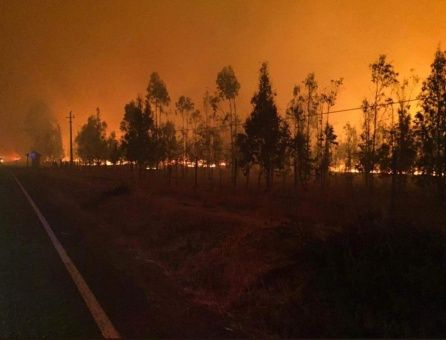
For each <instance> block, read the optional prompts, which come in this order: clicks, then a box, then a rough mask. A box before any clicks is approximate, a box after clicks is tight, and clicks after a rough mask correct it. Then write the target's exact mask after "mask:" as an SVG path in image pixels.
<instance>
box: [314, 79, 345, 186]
mask: <svg viewBox="0 0 446 340" xmlns="http://www.w3.org/2000/svg"><path fill="white" fill-rule="evenodd" d="M342 83H343V79H342V78H340V79H337V80H331V81H330V88H329V89H328V90H327V91H325V92H324V93H322V94H321V95H320V104H321V108H322V111H321V114H320V127H319V130H320V134H319V138H318V139H319V144H320V145H319V148H318V149H319V152H318V163H319V164H318V168H319V175H320V179H321V185H322V186H324V185H325V184H326V181H327V178H328V173H329V169H330V165H331V163H332V153H333V151H332V146H333V145H337V144H338V143H337V141H336V135H335V134H334V128H333V125H331V124H330V111H331V109H332V108H333V106H335V104H336V99H337V95H338V91H339V88H340V87H341V86H342ZM323 115H325V116H326V121H325V125H324V124H323Z"/></svg>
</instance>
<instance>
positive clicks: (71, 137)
mask: <svg viewBox="0 0 446 340" xmlns="http://www.w3.org/2000/svg"><path fill="white" fill-rule="evenodd" d="M67 118H68V122H69V124H70V166H73V118H74V116H73V113H72V112H71V111H70V113H69V114H68V117H67Z"/></svg>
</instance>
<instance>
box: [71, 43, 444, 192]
mask: <svg viewBox="0 0 446 340" xmlns="http://www.w3.org/2000/svg"><path fill="white" fill-rule="evenodd" d="M370 72H371V83H372V88H373V92H372V95H371V96H370V97H369V98H365V99H364V100H363V103H362V106H361V107H362V113H363V122H362V127H361V131H360V133H358V132H357V130H356V128H355V127H354V126H352V125H351V124H350V123H347V124H346V125H345V126H344V132H343V138H342V140H341V141H339V140H338V137H337V135H336V134H335V131H334V128H333V125H332V124H331V123H330V112H331V111H332V109H333V107H334V106H335V104H336V99H337V97H338V93H339V90H340V89H341V88H342V86H343V79H342V78H341V79H335V80H332V81H331V82H330V83H329V84H328V86H326V87H324V88H322V87H321V86H320V85H319V83H318V82H317V80H316V77H315V75H314V73H310V74H308V75H307V76H306V77H305V79H304V80H303V81H302V82H301V83H300V84H298V85H296V86H295V87H294V89H293V92H292V98H291V100H290V102H289V105H288V107H287V110H286V112H285V114H284V116H281V115H280V114H279V112H278V109H277V106H276V104H275V93H274V90H273V87H272V84H271V79H270V75H269V71H268V65H267V64H266V63H263V64H262V65H261V68H260V71H259V85H258V90H257V91H256V92H255V94H254V96H253V97H252V99H251V105H252V110H251V112H250V114H249V115H248V117H247V118H246V120H245V121H244V123H242V122H241V120H240V116H239V113H238V112H237V105H236V102H237V97H238V93H239V90H240V83H239V81H238V79H237V77H236V75H235V72H234V70H233V69H232V67H231V66H226V67H224V68H223V69H222V70H221V71H220V72H219V73H218V74H217V77H216V89H215V91H214V93H210V92H209V91H206V92H205V94H204V96H203V102H202V105H201V107H200V108H201V110H200V109H198V107H197V105H196V104H195V103H194V102H193V101H192V99H191V98H190V97H188V96H184V95H182V96H180V97H179V98H178V99H177V100H176V101H175V103H174V105H172V106H171V105H170V104H171V98H170V96H169V92H168V90H167V86H166V84H165V82H164V81H163V80H162V79H161V78H160V76H159V75H158V74H157V73H156V72H154V73H152V74H151V76H150V78H149V84H148V87H147V92H146V95H145V97H144V98H142V97H138V98H136V99H135V100H132V101H131V102H129V103H128V104H126V105H125V108H124V117H123V119H122V122H121V125H120V130H121V134H122V136H121V139H120V140H119V141H118V140H117V137H116V134H115V133H114V132H112V133H111V134H110V135H109V136H108V137H107V136H106V127H107V125H106V123H105V122H104V121H102V120H101V117H100V113H99V110H98V111H97V113H96V115H93V116H90V117H89V118H88V121H87V123H86V124H85V125H84V126H83V127H82V128H81V130H80V131H79V133H78V135H77V137H76V143H77V151H78V156H79V157H80V159H81V160H82V161H83V162H84V163H86V164H102V163H103V162H104V161H105V160H106V159H107V160H109V161H110V162H112V163H113V164H116V163H118V162H120V161H123V160H125V161H127V162H130V163H131V164H134V165H135V166H137V167H138V168H139V169H140V170H141V171H142V170H143V169H146V168H147V167H150V168H156V169H159V168H162V169H166V170H167V172H168V174H169V183H170V177H171V172H172V167H176V168H178V167H181V168H182V169H183V171H182V173H183V174H184V173H186V172H187V171H188V168H190V167H193V168H195V178H196V173H197V168H198V167H199V166H203V167H206V168H207V169H208V173H209V178H210V179H212V174H213V168H214V167H219V166H220V164H224V166H226V167H228V169H230V174H231V175H230V177H231V183H232V185H234V186H235V185H237V174H238V173H239V172H240V171H241V173H242V174H243V175H244V176H245V179H246V184H247V185H249V180H250V174H251V173H252V170H253V169H256V170H257V173H258V176H259V181H260V180H261V179H263V180H264V183H265V186H266V188H267V189H270V188H271V186H272V184H273V181H274V178H275V174H277V173H280V174H281V175H282V176H283V177H284V178H285V177H286V176H287V175H288V174H290V173H291V174H292V175H293V183H294V187H295V188H296V189H298V188H306V187H307V185H308V183H309V182H310V181H316V182H318V183H319V184H320V185H321V187H325V186H326V185H327V183H328V179H329V172H330V169H331V168H332V166H333V165H336V164H338V165H339V164H343V168H344V170H345V171H346V172H352V171H359V172H361V173H362V174H363V175H364V181H365V183H366V185H367V187H369V188H370V190H373V178H374V174H375V173H377V172H379V173H384V174H389V175H391V176H392V191H393V192H395V193H396V192H398V191H399V190H401V189H402V188H403V187H404V185H405V182H406V180H407V175H410V174H413V173H415V172H416V173H417V174H421V176H420V178H422V179H423V180H425V182H429V183H433V184H435V186H436V187H437V189H438V193H439V195H440V196H441V197H442V198H443V196H444V191H445V186H446V182H445V172H446V52H444V51H441V50H437V51H436V53H435V58H434V62H433V63H432V65H431V73H430V75H429V76H428V77H427V79H426V80H425V81H424V82H423V83H422V91H421V93H420V94H418V95H417V96H414V95H413V93H414V90H415V89H416V86H417V84H418V83H419V79H418V78H417V77H416V76H414V75H411V76H410V77H409V78H408V79H400V77H399V74H398V73H397V72H396V71H395V68H394V66H393V65H392V63H391V62H389V61H388V60H387V58H386V56H385V55H381V56H379V57H378V59H377V60H376V61H375V62H373V63H372V64H371V65H370ZM414 99H416V100H418V101H419V102H420V109H419V110H418V112H416V115H415V116H414V118H413V119H412V116H411V110H412V111H413V108H412V103H413V100H414ZM172 109H173V112H172ZM173 113H174V114H175V115H176V116H177V117H178V119H179V121H180V124H178V127H176V126H175V124H174V122H173V117H172V114H173ZM241 127H243V129H241Z"/></svg>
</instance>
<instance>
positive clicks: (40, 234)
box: [0, 169, 100, 338]
mask: <svg viewBox="0 0 446 340" xmlns="http://www.w3.org/2000/svg"><path fill="white" fill-rule="evenodd" d="M99 336H100V333H99V330H98V327H97V326H96V324H95V322H94V320H93V319H92V317H91V314H90V312H89V311H88V309H87V307H86V305H85V303H84V302H83V300H82V299H81V297H80V295H79V292H78V290H77V288H76V286H75V285H74V283H73V281H72V279H71V278H70V276H69V274H68V272H67V270H66V269H65V267H64V265H63V263H62V261H61V260H60V258H59V256H58V254H57V253H56V251H55V249H54V247H53V245H52V244H51V241H50V239H49V238H48V236H47V235H46V234H45V232H44V230H43V229H42V225H41V223H40V221H39V220H38V218H37V216H36V214H35V212H34V211H33V210H32V208H31V206H30V204H29V203H28V201H27V200H26V198H25V196H24V195H23V193H22V192H21V190H20V188H19V187H18V186H17V184H16V182H15V181H14V179H13V177H12V176H11V174H10V173H9V171H7V170H5V169H2V170H0V337H1V338H4V337H20V338H24V337H26V338H29V337H83V338H84V337H89V338H91V337H99Z"/></svg>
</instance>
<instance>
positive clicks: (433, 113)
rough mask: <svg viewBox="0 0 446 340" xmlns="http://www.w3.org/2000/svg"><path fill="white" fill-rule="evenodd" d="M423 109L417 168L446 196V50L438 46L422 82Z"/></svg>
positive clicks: (418, 122) (419, 121)
mask: <svg viewBox="0 0 446 340" xmlns="http://www.w3.org/2000/svg"><path fill="white" fill-rule="evenodd" d="M420 99H421V108H422V110H421V111H420V112H418V113H417V115H416V133H417V141H418V145H419V154H420V155H419V162H418V167H419V169H420V170H421V171H422V173H423V174H424V175H425V176H426V177H427V179H428V180H431V181H433V182H434V183H435V185H436V188H437V192H438V195H439V197H440V199H441V200H443V199H444V191H445V172H446V52H445V51H441V50H440V49H438V50H437V51H436V53H435V58H434V61H433V63H432V64H431V73H430V75H429V76H428V78H427V79H426V80H425V81H424V82H423V86H422V92H421V94H420Z"/></svg>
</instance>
